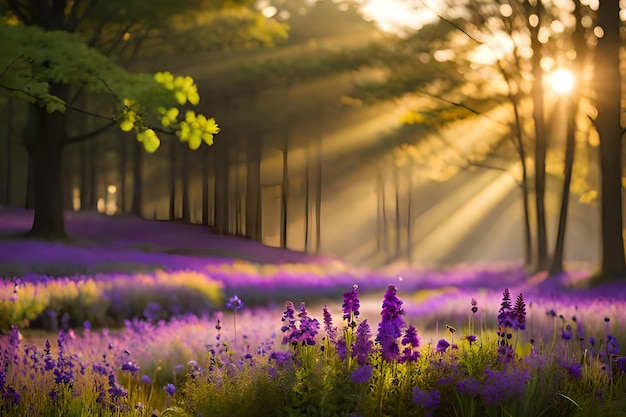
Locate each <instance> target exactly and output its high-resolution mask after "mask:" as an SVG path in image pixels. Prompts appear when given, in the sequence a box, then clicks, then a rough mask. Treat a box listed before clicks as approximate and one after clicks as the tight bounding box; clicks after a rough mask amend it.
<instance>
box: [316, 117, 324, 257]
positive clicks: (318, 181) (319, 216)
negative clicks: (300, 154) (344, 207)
mask: <svg viewBox="0 0 626 417" xmlns="http://www.w3.org/2000/svg"><path fill="white" fill-rule="evenodd" d="M320 120H321V123H320V134H319V137H318V139H317V154H316V159H317V176H316V178H315V181H316V182H315V253H316V254H319V253H320V246H321V244H322V141H323V140H324V111H323V110H322V114H321V118H320Z"/></svg>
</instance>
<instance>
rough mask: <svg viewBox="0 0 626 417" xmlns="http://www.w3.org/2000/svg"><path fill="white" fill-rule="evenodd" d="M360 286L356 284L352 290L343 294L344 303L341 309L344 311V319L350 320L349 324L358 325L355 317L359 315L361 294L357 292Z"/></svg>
mask: <svg viewBox="0 0 626 417" xmlns="http://www.w3.org/2000/svg"><path fill="white" fill-rule="evenodd" d="M358 288H359V286H358V285H356V284H354V285H353V286H352V290H351V291H347V292H345V293H344V294H343V304H342V305H341V309H342V311H343V319H344V320H350V323H349V326H351V327H352V328H354V327H356V321H355V319H356V318H357V317H359V308H360V307H361V305H360V303H359V295H358V294H357V290H358Z"/></svg>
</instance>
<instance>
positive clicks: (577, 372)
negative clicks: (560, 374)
mask: <svg viewBox="0 0 626 417" xmlns="http://www.w3.org/2000/svg"><path fill="white" fill-rule="evenodd" d="M561 366H562V367H563V368H565V370H566V371H567V373H568V374H570V376H571V377H572V378H574V379H579V378H580V377H581V376H582V369H581V366H580V363H578V362H566V361H563V362H562V363H561Z"/></svg>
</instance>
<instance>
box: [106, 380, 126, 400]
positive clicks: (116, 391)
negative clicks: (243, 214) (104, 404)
mask: <svg viewBox="0 0 626 417" xmlns="http://www.w3.org/2000/svg"><path fill="white" fill-rule="evenodd" d="M108 392H109V394H110V395H111V397H113V398H114V399H115V398H119V397H125V396H126V395H128V392H127V391H126V390H125V389H124V387H122V386H121V385H120V384H118V383H117V381H116V380H115V375H114V374H109V389H108Z"/></svg>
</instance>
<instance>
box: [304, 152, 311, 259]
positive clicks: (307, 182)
mask: <svg viewBox="0 0 626 417" xmlns="http://www.w3.org/2000/svg"><path fill="white" fill-rule="evenodd" d="M310 153H311V151H310V150H309V147H308V146H307V147H306V148H305V162H304V251H305V252H308V251H309V217H310V215H309V209H310V205H311V201H310V194H311V190H310V187H311V174H310V172H309V170H310V165H311V164H310Z"/></svg>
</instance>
